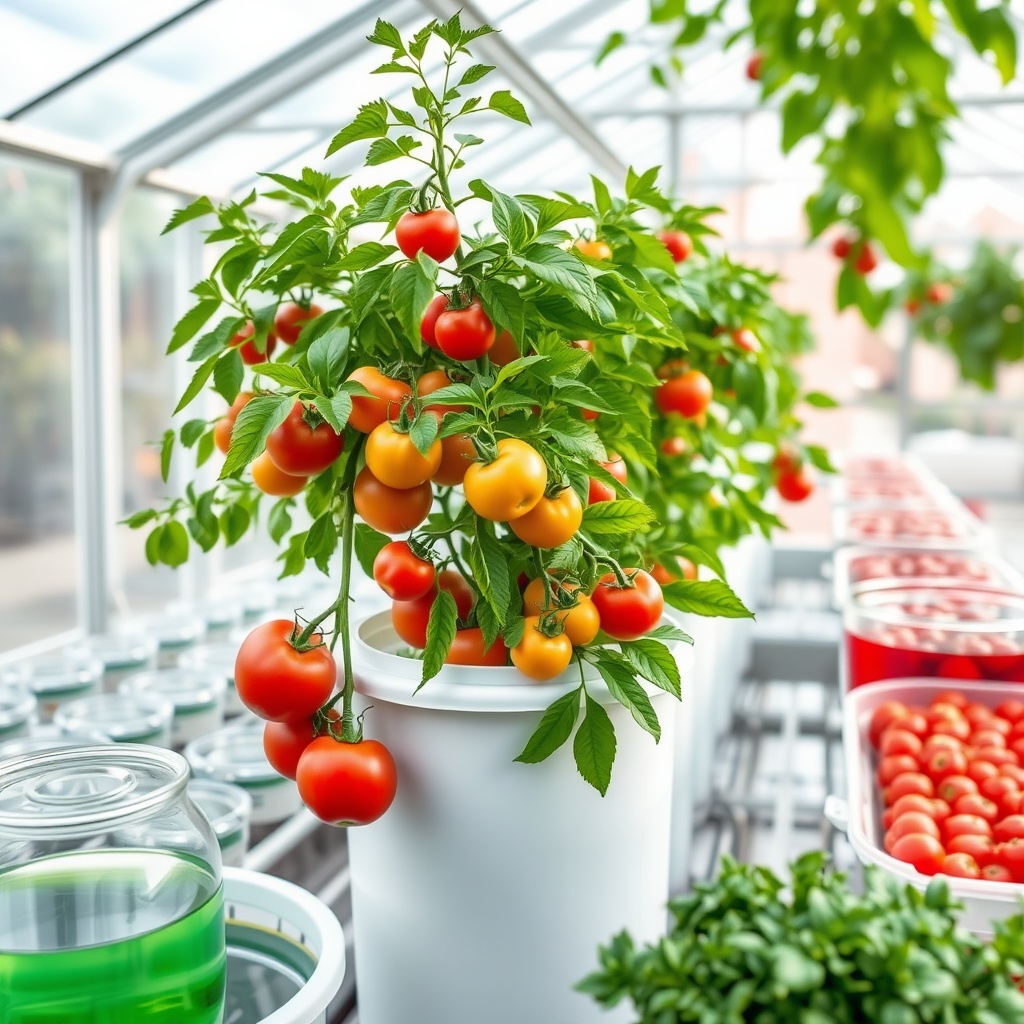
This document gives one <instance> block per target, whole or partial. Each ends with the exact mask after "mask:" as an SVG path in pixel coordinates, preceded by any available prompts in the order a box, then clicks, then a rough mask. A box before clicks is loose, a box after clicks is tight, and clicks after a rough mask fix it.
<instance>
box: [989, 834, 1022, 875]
mask: <svg viewBox="0 0 1024 1024" xmlns="http://www.w3.org/2000/svg"><path fill="white" fill-rule="evenodd" d="M996 863H997V864H998V865H999V866H1000V867H1001V868H1003V869H1004V870H1005V871H1008V872H1009V874H1010V879H999V881H1010V880H1012V881H1014V882H1024V839H1020V838H1019V837H1017V836H1015V837H1014V838H1012V839H1010V840H1008V841H1007V842H1005V843H1002V844H1000V845H999V846H997V847H996Z"/></svg>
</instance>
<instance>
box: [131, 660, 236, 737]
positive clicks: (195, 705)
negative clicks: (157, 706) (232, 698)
mask: <svg viewBox="0 0 1024 1024" xmlns="http://www.w3.org/2000/svg"><path fill="white" fill-rule="evenodd" d="M227 689H228V681H227V679H225V677H224V676H222V675H219V674H218V673H216V672H210V671H201V670H198V669H184V668H165V669H158V670H157V671H156V672H140V673H139V674H138V675H134V676H129V677H128V678H127V679H126V680H125V681H124V682H123V683H122V684H121V693H124V694H131V695H133V696H140V695H142V694H149V695H151V696H156V697H159V698H161V699H162V700H165V701H170V703H171V704H173V705H174V719H173V721H172V723H171V745H172V746H174V747H183V746H185V744H186V743H191V742H192V741H193V740H196V739H199V737H200V736H205V735H206V734H207V733H211V732H213V731H214V730H215V729H219V728H220V726H221V725H223V724H224V701H225V697H226V695H227Z"/></svg>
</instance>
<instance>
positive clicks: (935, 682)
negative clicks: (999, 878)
mask: <svg viewBox="0 0 1024 1024" xmlns="http://www.w3.org/2000/svg"><path fill="white" fill-rule="evenodd" d="M943 690H959V691H960V692H961V693H963V694H964V696H965V697H967V698H968V699H969V700H970V701H971V702H972V703H977V704H984V705H986V706H987V707H990V708H996V707H998V706H999V705H1000V704H1002V703H1003V701H1005V700H1010V699H1013V700H1019V699H1020V695H1021V687H1020V684H1019V683H992V682H962V681H960V680H956V679H895V680H892V681H889V682H884V683H872V684H871V685H870V686H858V687H857V688H856V689H854V690H850V691H849V692H848V693H847V694H846V696H845V697H844V698H843V751H844V756H845V762H846V792H847V798H846V803H845V805H844V804H843V803H842V801H838V800H836V799H835V798H834V797H830V798H829V801H828V804H827V807H826V815H827V817H828V818H829V820H830V821H831V822H832V824H833V825H835V826H836V827H837V828H839V829H840V830H843V831H845V832H846V834H847V836H848V838H849V840H850V845H851V846H852V847H853V849H854V852H855V853H856V854H857V857H858V859H859V860H860V861H861V862H862V863H863V864H874V865H877V866H878V867H880V868H881V869H882V870H883V871H885V872H886V873H887V874H890V875H893V876H894V877H895V878H897V879H898V880H899V881H900V882H903V883H909V884H910V885H912V886H914V888H915V889H920V890H921V891H924V890H925V889H927V888H928V884H929V883H930V882H931V880H932V879H931V878H930V877H928V876H927V875H922V874H920V873H919V872H918V871H915V870H914V868H912V867H911V866H910V865H909V864H904V863H903V862H902V861H899V860H896V858H895V857H890V856H889V854H887V853H886V852H885V850H884V849H883V847H882V838H883V834H882V830H881V817H882V809H883V808H882V802H881V794H880V793H879V792H878V787H877V786H876V785H875V781H874V780H875V770H876V764H875V762H876V759H877V755H876V753H875V751H874V750H873V749H872V747H871V743H870V741H869V739H868V726H869V725H870V723H871V715H872V714H873V713H874V710H875V708H877V707H878V706H879V704H882V703H884V702H885V701H887V700H898V701H902V702H903V703H904V704H910V705H915V706H927V705H928V704H930V703H931V701H932V699H933V698H934V697H935V696H936V695H937V694H939V693H941V692H942V691H943ZM946 883H947V884H948V885H949V888H950V891H951V892H952V894H953V895H954V896H955V897H956V898H957V899H958V900H960V901H961V902H962V903H963V904H964V912H963V915H962V917H961V923H962V924H963V926H964V927H965V928H968V929H970V930H971V931H972V932H975V933H976V934H977V935H981V936H983V937H990V936H991V935H992V922H993V921H996V920H1002V919H1003V918H1006V917H1010V916H1011V915H1012V914H1016V913H1019V912H1020V901H1021V898H1022V897H1024V885H1018V884H1015V883H1013V882H989V881H984V880H982V879H974V878H946Z"/></svg>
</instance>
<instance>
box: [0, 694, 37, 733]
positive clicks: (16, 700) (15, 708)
mask: <svg viewBox="0 0 1024 1024" xmlns="http://www.w3.org/2000/svg"><path fill="white" fill-rule="evenodd" d="M35 709H36V698H35V697H34V696H33V694H32V691H31V690H30V689H28V687H26V686H22V685H19V684H17V683H0V732H5V731H6V730H8V729H14V728H16V727H17V726H20V725H24V724H25V723H26V722H27V721H28V720H29V719H30V718H31V717H32V713H33V712H34V711H35Z"/></svg>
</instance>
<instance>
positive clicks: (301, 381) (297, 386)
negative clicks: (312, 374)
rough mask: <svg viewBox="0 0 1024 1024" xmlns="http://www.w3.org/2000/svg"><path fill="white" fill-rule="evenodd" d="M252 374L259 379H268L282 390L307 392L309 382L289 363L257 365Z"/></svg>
mask: <svg viewBox="0 0 1024 1024" xmlns="http://www.w3.org/2000/svg"><path fill="white" fill-rule="evenodd" d="M252 370H253V373H255V374H258V375H259V376H260V377H269V378H270V379H271V380H272V381H273V382H274V383H275V384H280V385H281V387H283V388H290V389H291V390H292V391H308V390H309V389H310V382H309V381H308V380H307V379H306V375H305V374H304V373H303V372H302V371H301V370H300V369H299V368H298V367H297V366H292V365H291V364H290V363H257V364H256V365H255V366H254V367H253V368H252Z"/></svg>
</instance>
